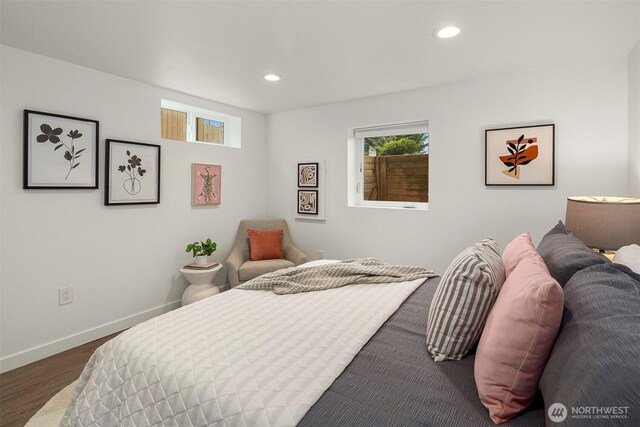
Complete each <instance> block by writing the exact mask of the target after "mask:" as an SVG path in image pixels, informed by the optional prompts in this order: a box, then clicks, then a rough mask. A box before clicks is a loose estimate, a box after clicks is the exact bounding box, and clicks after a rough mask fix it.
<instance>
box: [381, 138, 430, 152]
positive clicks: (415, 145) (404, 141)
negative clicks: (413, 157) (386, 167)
mask: <svg viewBox="0 0 640 427" xmlns="http://www.w3.org/2000/svg"><path fill="white" fill-rule="evenodd" d="M423 148H424V145H423V144H422V143H420V142H418V141H416V140H415V139H411V138H400V139H394V140H392V141H387V142H386V143H385V144H384V145H383V146H382V147H380V149H379V150H378V156H393V155H399V154H417V153H420V152H421V151H422V149H423Z"/></svg>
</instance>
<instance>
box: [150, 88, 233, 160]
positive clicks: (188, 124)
mask: <svg viewBox="0 0 640 427" xmlns="http://www.w3.org/2000/svg"><path fill="white" fill-rule="evenodd" d="M160 112H161V114H160V116H161V124H160V133H161V137H162V138H163V139H171V140H174V141H185V142H198V143H205V144H211V145H213V144H215V145H220V146H225V147H236V148H240V146H241V143H240V131H241V126H242V123H241V118H240V117H237V116H232V115H230V114H225V113H219V112H217V111H211V110H206V109H204V108H200V107H195V106H193V105H187V104H181V103H178V102H174V101H169V100H166V99H163V100H161V101H160Z"/></svg>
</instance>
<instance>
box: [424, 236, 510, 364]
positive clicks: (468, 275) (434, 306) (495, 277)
mask: <svg viewBox="0 0 640 427" xmlns="http://www.w3.org/2000/svg"><path fill="white" fill-rule="evenodd" d="M504 278H505V276H504V265H503V264H502V257H501V256H500V250H499V249H498V244H497V243H496V241H495V240H493V239H491V238H489V239H485V240H482V241H481V242H478V243H476V244H475V245H473V246H470V247H468V248H467V249H465V250H464V251H462V252H460V254H458V256H457V257H456V258H455V259H454V260H453V261H452V262H451V265H449V267H447V270H446V271H445V273H444V274H443V275H442V279H441V280H440V283H439V284H438V289H437V290H436V293H435V295H434V296H433V300H432V301H431V306H430V308H429V320H428V323H427V351H428V352H429V354H430V355H431V357H432V358H433V360H435V361H436V362H441V361H444V360H460V359H462V358H463V357H464V356H466V355H467V353H468V352H469V351H470V350H471V348H472V347H473V346H474V345H476V344H477V342H478V340H479V339H480V334H481V333H482V328H484V324H485V322H486V321H487V316H488V315H489V311H490V310H491V307H493V303H494V302H495V301H496V297H497V296H498V292H499V291H500V288H501V287H502V284H503V283H504Z"/></svg>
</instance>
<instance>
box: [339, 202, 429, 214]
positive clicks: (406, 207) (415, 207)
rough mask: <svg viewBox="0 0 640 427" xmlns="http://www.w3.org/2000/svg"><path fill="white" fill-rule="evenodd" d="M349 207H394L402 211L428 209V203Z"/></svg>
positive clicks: (352, 206)
mask: <svg viewBox="0 0 640 427" xmlns="http://www.w3.org/2000/svg"><path fill="white" fill-rule="evenodd" d="M349 207H350V208H371V209H395V210H402V211H423V212H424V211H428V210H429V203H419V204H412V205H403V204H401V203H398V204H397V205H384V204H380V205H349Z"/></svg>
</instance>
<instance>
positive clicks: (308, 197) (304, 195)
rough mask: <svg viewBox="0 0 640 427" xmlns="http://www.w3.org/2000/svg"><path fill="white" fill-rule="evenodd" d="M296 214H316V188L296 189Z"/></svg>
mask: <svg viewBox="0 0 640 427" xmlns="http://www.w3.org/2000/svg"><path fill="white" fill-rule="evenodd" d="M298 214H300V215H318V190H298Z"/></svg>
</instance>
